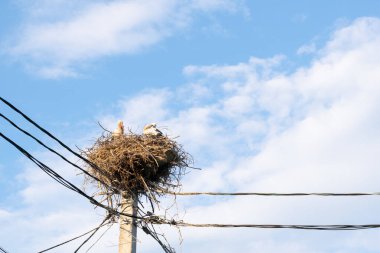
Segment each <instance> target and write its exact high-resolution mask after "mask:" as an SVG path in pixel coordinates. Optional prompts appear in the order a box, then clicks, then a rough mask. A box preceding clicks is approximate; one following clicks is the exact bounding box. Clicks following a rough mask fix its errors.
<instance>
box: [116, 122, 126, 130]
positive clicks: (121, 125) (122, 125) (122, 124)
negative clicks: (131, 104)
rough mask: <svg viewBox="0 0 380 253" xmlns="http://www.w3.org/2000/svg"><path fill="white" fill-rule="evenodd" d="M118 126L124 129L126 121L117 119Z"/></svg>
mask: <svg viewBox="0 0 380 253" xmlns="http://www.w3.org/2000/svg"><path fill="white" fill-rule="evenodd" d="M117 128H119V129H121V130H124V123H123V121H122V120H118V121H117Z"/></svg>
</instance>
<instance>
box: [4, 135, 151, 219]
mask: <svg viewBox="0 0 380 253" xmlns="http://www.w3.org/2000/svg"><path fill="white" fill-rule="evenodd" d="M0 137H2V138H3V139H4V140H6V141H7V142H9V143H10V144H11V145H13V146H14V147H15V148H16V149H17V150H18V151H20V152H21V153H22V154H23V155H24V156H26V157H27V158H28V159H29V160H31V161H32V162H33V163H34V164H36V165H37V166H38V167H39V168H40V169H41V170H42V171H44V172H45V173H46V174H48V175H49V176H50V177H51V178H53V179H54V180H55V181H57V182H58V183H60V184H62V185H63V186H65V187H66V188H68V189H70V190H72V191H75V192H77V193H79V194H80V195H82V196H83V197H85V198H87V199H88V200H89V201H90V202H91V203H92V204H94V205H96V206H98V207H101V208H103V209H105V210H107V211H109V212H110V213H112V214H117V215H124V216H127V217H130V218H136V219H144V218H143V217H139V216H135V215H131V214H127V213H123V212H119V211H117V210H114V209H112V208H110V207H108V206H106V205H103V204H102V203H99V202H98V201H97V200H96V199H94V198H93V197H91V196H89V195H87V194H86V193H85V192H83V191H82V190H81V189H79V188H78V187H76V186H75V185H74V184H72V183H70V182H69V181H68V180H66V179H65V178H63V177H62V176H61V175H59V174H58V173H57V172H55V171H54V170H52V169H51V168H50V167H49V166H47V165H46V164H44V163H42V162H41V161H39V160H38V159H37V158H35V157H34V156H32V155H31V154H30V153H28V152H27V151H26V150H25V149H23V148H22V147H21V146H19V145H18V144H17V143H15V142H14V141H12V140H11V139H9V138H8V137H7V136H5V135H4V134H3V133H1V132H0Z"/></svg>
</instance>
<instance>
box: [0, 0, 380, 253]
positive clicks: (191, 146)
mask: <svg viewBox="0 0 380 253" xmlns="http://www.w3.org/2000/svg"><path fill="white" fill-rule="evenodd" d="M0 13H1V15H0V23H1V24H2V25H1V26H0V54H1V57H0V65H1V67H0V79H1V80H0V94H1V96H2V97H4V98H6V99H8V100H10V101H11V102H12V103H14V104H15V105H17V106H18V107H20V108H21V109H22V110H23V111H25V112H26V113H27V114H28V115H30V116H31V117H32V118H33V119H35V120H36V121H37V122H39V123H41V124H42V125H43V126H45V127H46V128H47V129H49V130H51V131H52V132H53V133H55V134H56V135H57V136H58V137H59V138H62V139H63V140H65V142H66V143H68V144H69V145H70V146H71V147H75V146H76V145H77V146H79V147H86V146H88V145H90V143H91V141H92V140H93V139H94V138H95V137H96V136H97V135H98V134H99V133H100V131H101V129H99V127H98V125H97V122H98V121H99V122H101V123H102V124H103V125H104V126H106V127H107V128H109V129H113V128H114V127H115V122H116V121H117V120H118V119H123V120H124V122H125V124H126V125H127V126H128V127H130V128H131V129H132V130H133V131H136V132H139V131H141V129H142V127H143V126H144V124H146V123H149V122H157V123H158V126H159V127H160V128H161V129H162V130H163V131H164V132H166V133H167V134H168V135H169V136H178V135H179V136H180V137H179V139H178V140H179V141H180V142H181V143H182V144H183V145H184V147H185V148H186V149H187V150H188V151H189V152H190V153H191V154H193V156H194V159H195V165H196V166H199V167H202V168H204V169H203V170H202V171H201V172H193V173H191V174H190V175H188V176H187V177H185V178H184V181H183V188H184V190H195V191H226V190H230V191H263V192H272V191H279V192H291V191H301V192H308V191H316V192H325V191H326V192H327V191H336V192H347V191H379V189H378V179H379V178H380V172H379V170H378V167H377V164H379V162H380V161H379V158H378V157H379V155H378V150H380V147H379V145H380V144H379V143H380V131H379V129H380V122H379V120H378V116H377V115H379V108H380V104H379V102H378V101H380V86H379V84H378V80H379V79H380V74H379V73H380V60H379V59H380V56H379V55H378V54H379V53H378V52H380V46H379V45H380V36H379V34H380V17H379V16H380V2H379V1H376V0H363V1H353V0H335V1H322V0H320V1H299V0H292V1H279V0H270V1H243V0H242V1H239V0H236V1H232V0H203V1H201V0H186V1H174V0H156V1H153V0H142V1H133V0H127V1H123V0H108V1H106V0H96V1H87V0H79V1H67V0H65V1H63V0H54V1H48V0H35V1H30V0H14V1H11V0H9V1H2V2H1V3H0ZM0 110H1V113H4V114H6V115H8V116H10V117H11V118H12V119H14V120H15V121H16V122H18V123H20V124H21V125H23V126H24V127H25V128H26V129H28V130H30V131H32V132H33V133H35V134H38V136H40V137H41V138H44V137H43V135H41V134H40V133H38V131H36V130H34V129H33V128H32V127H31V126H30V125H28V124H26V123H25V122H24V121H23V120H22V119H21V118H19V117H17V116H16V115H15V114H13V113H12V112H11V111H10V110H8V109H7V108H6V107H5V106H3V105H1V106H0ZM0 127H1V132H4V133H5V134H7V135H9V136H11V137H12V138H14V139H16V140H17V141H18V142H19V143H20V144H22V145H23V146H25V147H26V148H27V149H28V150H30V151H32V152H33V153H34V154H35V155H36V156H38V157H40V158H41V159H44V161H46V163H48V164H51V165H54V166H55V167H57V169H58V170H59V171H61V173H63V174H64V175H66V176H67V177H68V178H70V179H71V180H73V181H74V182H76V183H77V184H78V185H81V180H82V179H81V177H80V176H76V173H77V171H75V170H74V169H73V168H70V167H69V166H67V165H66V164H64V163H63V162H61V161H59V160H58V159H57V158H55V157H53V156H52V155H50V154H48V153H47V152H46V151H44V150H42V149H41V148H39V147H38V146H36V145H35V144H34V143H32V142H31V141H29V140H28V139H27V138H24V137H22V136H20V134H18V133H17V132H15V130H13V129H12V128H10V127H9V126H7V124H6V122H3V121H1V123H0ZM44 140H45V141H47V142H48V143H49V144H51V145H53V146H54V145H55V144H54V143H53V142H51V141H49V140H48V139H46V138H44ZM73 160H74V161H76V160H75V159H73ZM0 185H1V187H0V193H1V195H0V196H2V197H0V224H5V225H2V228H1V229H0V246H2V247H4V248H6V249H8V250H9V252H27V251H28V252H34V251H38V250H42V249H43V248H47V247H48V246H50V245H52V244H54V243H56V242H59V241H60V240H64V239H68V238H70V236H74V235H77V234H80V233H82V232H84V230H86V229H87V228H91V227H93V226H94V225H95V224H97V222H98V221H99V220H100V219H101V217H100V214H101V212H100V211H98V210H95V211H94V210H93V208H92V207H91V205H90V204H89V203H87V202H86V200H84V199H81V198H80V197H78V196H75V194H72V193H70V192H67V191H66V190H65V189H63V188H62V187H61V186H59V185H56V184H55V183H54V182H53V181H52V180H51V179H50V178H49V177H48V176H46V175H44V174H42V173H41V172H40V171H39V170H38V169H37V168H35V167H34V166H33V165H32V164H30V163H29V162H28V161H26V160H24V159H23V158H22V157H20V156H19V154H18V153H17V152H16V151H15V150H13V149H12V148H11V147H10V146H9V145H8V144H7V143H5V142H4V141H0ZM57 198H59V200H60V201H57ZM163 201H164V202H165V203H166V201H168V200H163ZM178 206H179V207H178V208H179V210H180V215H181V216H180V217H182V218H183V219H185V220H189V221H192V222H205V223H206V222H207V223H208V222H215V223H228V222H230V223H259V224H261V223H279V224H296V223H298V224H329V223H331V224H333V223H342V224H343V223H352V224H361V223H379V221H378V220H377V218H376V217H377V213H378V211H379V209H380V205H379V204H378V203H377V199H376V198H373V197H372V198H371V197H363V198H352V199H323V198H297V199H284V198H279V199H263V198H215V199H213V198H212V199H210V198H206V197H202V198H190V199H184V198H181V199H179V200H178ZM185 209H186V210H185ZM78 220H80V221H82V222H81V223H79V222H78ZM21 228H22V229H21ZM164 230H165V231H166V233H167V234H168V236H169V238H170V241H171V242H173V244H174V245H176V247H177V248H178V249H182V251H183V252H210V250H211V249H214V250H215V249H217V252H231V251H232V250H235V251H239V252H265V253H266V252H267V253H273V252H279V251H281V252H292V253H294V252H318V253H319V252H364V253H366V252H379V251H380V248H379V246H378V243H377V238H378V236H379V231H377V230H373V231H364V232H362V231H360V232H312V231H310V232H304V231H273V230H266V231H262V230H244V229H242V230H238V229H236V230H227V231H226V230H216V229H212V230H211V229H210V230H207V229H205V230H194V229H183V231H182V232H183V239H184V242H183V244H182V246H181V245H178V235H177V234H176V231H173V230H171V229H170V228H164ZM31 235H33V236H31ZM36 235H38V236H36ZM140 235H141V237H140V238H141V243H140V244H139V246H138V247H139V248H140V249H141V251H142V252H157V248H158V247H157V245H156V244H155V243H154V242H152V241H151V240H150V239H149V238H146V237H145V236H144V235H142V234H141V233H140ZM115 238H117V229H113V230H112V229H111V230H110V232H108V233H107V235H106V236H105V237H104V238H103V240H101V242H100V243H98V244H97V247H96V248H95V249H92V251H93V252H104V251H105V250H107V251H110V252H111V251H112V250H113V251H112V252H116V250H117V247H115V246H114V245H115ZM221 241H222V242H223V243H221ZM112 245H113V246H112ZM74 246H75V244H74V245H69V246H67V247H66V248H62V249H59V250H57V251H56V252H69V251H70V249H72V248H74Z"/></svg>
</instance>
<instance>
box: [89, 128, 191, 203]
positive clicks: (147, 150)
mask: <svg viewBox="0 0 380 253" xmlns="http://www.w3.org/2000/svg"><path fill="white" fill-rule="evenodd" d="M83 154H84V155H85V156H86V158H87V159H88V160H89V161H90V162H91V163H93V165H92V166H88V172H89V173H90V174H91V175H93V176H95V177H96V178H99V179H100V180H101V181H103V182H104V183H105V184H106V185H108V186H110V187H105V186H104V185H102V184H99V185H98V186H99V187H100V188H101V192H100V193H101V194H103V195H112V194H115V190H118V191H120V192H124V193H127V194H128V193H129V194H134V195H135V194H141V195H145V196H148V197H149V198H154V196H153V195H157V194H160V193H162V192H164V191H166V190H170V189H173V188H176V187H178V186H179V179H180V177H181V176H182V175H183V174H184V173H185V169H186V168H187V167H188V164H189V162H191V157H190V155H189V154H188V153H186V152H185V151H184V150H183V148H182V146H181V145H179V144H178V143H177V142H176V141H174V140H172V139H170V138H168V137H167V136H163V135H161V136H155V135H138V134H133V133H129V134H126V135H120V136H112V135H111V134H105V135H103V136H101V137H100V138H98V139H97V140H96V142H95V144H94V145H93V146H92V147H91V148H89V149H87V150H85V151H83ZM120 192H119V193H120ZM109 197H110V196H109Z"/></svg>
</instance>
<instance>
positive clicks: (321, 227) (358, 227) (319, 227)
mask: <svg viewBox="0 0 380 253" xmlns="http://www.w3.org/2000/svg"><path fill="white" fill-rule="evenodd" d="M175 225H176V226H179V227H196V228H207V227H217V228H272V229H278V228H283V229H284V228H285V229H301V230H362V229H374V228H380V224H364V225H276V224H195V223H186V222H176V223H175Z"/></svg>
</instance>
